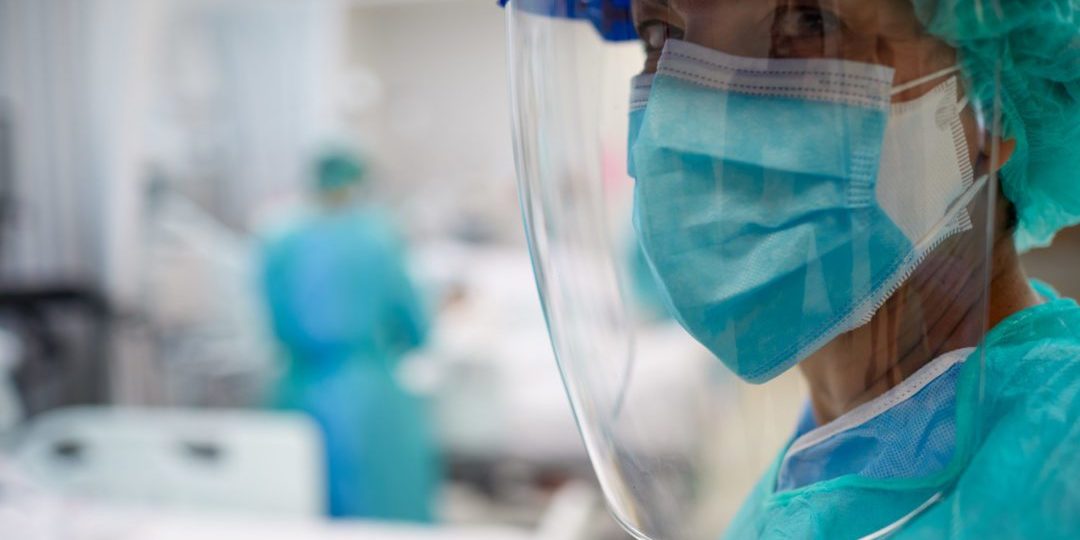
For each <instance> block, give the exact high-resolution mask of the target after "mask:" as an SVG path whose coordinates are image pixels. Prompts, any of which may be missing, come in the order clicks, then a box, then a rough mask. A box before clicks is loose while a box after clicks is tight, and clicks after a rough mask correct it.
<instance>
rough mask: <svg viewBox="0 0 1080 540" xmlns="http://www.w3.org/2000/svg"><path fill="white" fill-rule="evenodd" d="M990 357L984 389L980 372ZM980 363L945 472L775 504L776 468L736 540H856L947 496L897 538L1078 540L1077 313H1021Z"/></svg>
mask: <svg viewBox="0 0 1080 540" xmlns="http://www.w3.org/2000/svg"><path fill="white" fill-rule="evenodd" d="M983 350H984V351H985V353H986V355H985V367H984V375H985V376H984V377H983V380H982V385H980V380H979V376H978V375H979V363H978V362H977V361H974V360H975V359H977V358H978V357H979V356H978V355H979V354H981V352H980V351H983ZM980 351H977V352H976V353H975V354H974V355H973V356H972V358H971V360H969V361H967V362H965V363H964V368H963V372H962V373H961V379H960V383H959V387H958V389H957V392H958V393H957V441H958V447H957V452H956V459H954V461H953V463H952V464H951V465H950V467H949V468H948V469H947V470H945V471H943V472H941V473H938V474H935V475H933V476H929V477H924V478H912V479H893V480H872V479H866V478H860V477H856V476H845V477H841V478H837V479H834V480H830V481H826V482H820V483H817V484H813V485H810V486H806V487H804V488H800V489H796V490H791V491H786V492H783V493H779V494H775V493H773V489H772V487H773V485H775V479H776V469H777V466H778V465H779V462H780V460H779V459H777V461H776V463H775V464H774V465H773V467H772V468H771V469H770V471H769V472H768V473H767V474H766V475H765V477H764V478H763V479H762V481H761V482H760V483H759V484H758V485H757V486H756V487H755V488H754V490H753V492H752V493H751V495H750V496H749V497H748V499H747V501H746V502H745V504H744V505H743V508H742V509H741V510H740V511H739V513H738V515H737V516H736V518H735V520H734V521H733V523H732V525H731V527H730V528H729V530H728V533H727V537H729V538H858V537H861V536H864V535H866V534H870V533H872V532H874V531H877V530H879V529H881V528H882V527H885V526H887V525H889V524H890V523H892V522H894V521H896V520H898V519H900V518H902V517H903V516H905V515H907V514H909V513H910V512H911V511H912V510H914V509H915V508H917V507H918V506H919V505H920V504H922V503H923V502H924V501H926V500H927V499H929V498H930V497H931V496H933V495H934V494H935V493H937V492H939V491H942V490H944V492H943V498H942V500H941V501H939V502H938V503H936V504H935V505H933V506H931V507H930V509H929V510H927V511H926V512H924V513H922V514H920V515H919V516H918V517H917V518H916V519H915V520H913V521H912V522H911V523H909V524H908V526H906V527H905V528H903V529H901V530H900V531H899V532H898V533H897V534H896V535H895V537H896V538H943V537H946V538H971V539H982V538H1077V537H1078V535H1080V308H1078V307H1077V305H1076V303H1075V302H1073V301H1072V300H1068V299H1060V300H1053V301H1051V302H1048V303H1046V304H1043V305H1040V306H1037V307H1033V308H1029V309H1027V310H1024V311H1022V312H1020V313H1017V314H1015V315H1013V316H1012V317H1010V318H1009V319H1007V320H1006V321H1004V322H1002V323H1001V324H999V325H998V326H996V327H995V328H994V329H993V330H992V331H991V332H990V333H989V334H988V335H987V337H986V340H985V342H984V344H983V346H982V347H981V348H980ZM980 386H982V388H983V392H984V394H983V395H984V397H983V400H982V402H981V404H980V401H979V399H978V392H979V390H980ZM977 404H978V405H977ZM976 405H977V406H976ZM782 456H783V453H781V457H782Z"/></svg>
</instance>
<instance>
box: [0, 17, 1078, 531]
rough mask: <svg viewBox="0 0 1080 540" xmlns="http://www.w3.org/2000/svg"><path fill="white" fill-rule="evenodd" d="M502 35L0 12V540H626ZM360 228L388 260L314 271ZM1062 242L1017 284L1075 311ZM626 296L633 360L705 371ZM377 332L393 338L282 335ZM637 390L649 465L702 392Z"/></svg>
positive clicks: (460, 28)
mask: <svg viewBox="0 0 1080 540" xmlns="http://www.w3.org/2000/svg"><path fill="white" fill-rule="evenodd" d="M503 17H504V14H503V13H502V11H501V10H500V9H499V7H498V6H497V4H496V2H494V0H0V537H3V538H20V539H26V540H39V539H41V540H44V539H73V540H82V539H91V538H93V539H100V538H109V539H117V540H126V539H135V538H139V539H154V540H156V539H166V538H168V539H172V538H210V539H214V538H229V539H236V538H260V539H273V538H309V539H312V540H321V539H331V538H355V539H368V538H371V539H376V538H377V539H388V540H397V539H400V540H405V539H416V540H420V539H431V540H436V539H491V540H501V539H506V540H513V539H545V540H546V539H550V540H554V539H559V540H562V539H568V540H574V539H582V540H584V539H599V540H605V539H621V538H627V536H625V533H623V532H621V530H620V528H619V527H618V525H617V524H616V523H615V522H614V520H613V519H612V518H611V517H610V516H609V515H608V513H607V512H606V511H605V509H604V504H603V498H602V496H601V492H600V489H599V487H598V484H597V480H596V478H595V476H594V473H593V470H592V468H591V467H590V466H589V460H588V457H587V455H586V451H585V446H584V445H583V444H582V441H581V438H580V437H579V435H578V431H577V429H576V427H575V422H574V418H573V416H572V414H571V409H570V406H569V404H568V402H567V398H566V393H565V392H564V390H563V384H562V381H561V379H560V375H559V371H558V369H557V366H556V363H555V361H554V358H553V353H552V349H551V345H550V343H549V339H548V335H547V331H546V327H545V320H544V316H543V313H542V311H541V306H540V302H539V300H538V295H537V291H536V285H535V282H534V279H533V274H532V266H531V263H530V260H529V255H528V252H527V246H526V240H525V237H524V234H523V229H522V226H521V217H520V211H519V207H518V193H517V186H516V181H515V172H514V153H513V142H512V139H511V129H510V128H511V117H510V103H509V99H510V96H509V93H508V90H507V83H506V80H507V73H506V71H507V62H506V57H505V55H506V53H505V40H506V36H505V30H504V22H503ZM625 47H626V57H627V59H628V60H627V64H626V66H623V68H625V69H626V70H627V73H632V69H633V63H634V60H635V59H636V58H638V57H637V56H636V55H638V54H639V52H638V51H637V48H636V47H637V46H636V45H633V44H630V45H626V46H625ZM613 99H625V96H623V97H621V98H620V97H614V98H613ZM621 129H622V130H623V131H622V132H621V133H617V134H616V135H615V136H613V137H612V141H614V142H613V143H612V144H611V157H610V158H611V159H613V160H618V159H625V157H624V155H623V154H620V152H625V150H621V149H620V148H621V147H620V145H619V142H620V136H625V135H624V134H625V126H622V127H621ZM605 181H606V182H608V183H609V185H608V186H607V187H608V188H609V189H610V191H611V193H612V195H611V196H613V197H625V196H626V194H627V193H628V188H629V186H630V185H631V184H630V180H629V179H627V178H620V177H612V178H608V179H605ZM342 227H344V229H342ZM350 227H351V228H350ZM627 230H629V229H627ZM356 231H364V232H362V233H361V232H356ZM357 237H363V238H368V239H369V240H370V242H369V243H368V244H367V245H366V247H365V248H364V249H369V253H375V254H377V255H369V257H373V258H377V259H379V260H393V261H396V263H400V264H396V263H395V264H394V265H391V266H392V267H386V268H382V267H379V268H374V269H373V268H370V265H368V263H367V262H365V260H352V259H348V258H347V257H345V258H340V259H335V258H334V257H330V259H331V261H330V262H325V261H323V263H320V262H319V259H320V257H319V255H320V254H325V253H327V252H333V251H334V249H338V247H342V246H344V245H345V244H349V243H350V242H353V241H354V239H355V238H357ZM628 238H629V236H627V239H628ZM624 240H626V239H624V238H613V239H612V242H614V243H616V244H620V245H622V244H627V242H625V241H624ZM312 245H318V246H323V247H322V248H312V247H311V246H312ZM326 246H330V247H326ZM335 246H337V247H335ZM1078 248H1080V231H1076V230H1072V231H1065V232H1064V233H1062V234H1061V235H1060V238H1059V240H1058V241H1057V242H1056V243H1055V244H1054V246H1053V247H1052V248H1049V249H1043V250H1036V251H1033V252H1031V253H1029V254H1027V255H1025V257H1026V259H1027V260H1026V263H1027V264H1028V267H1029V268H1030V269H1031V271H1032V273H1033V274H1034V275H1035V277H1039V278H1043V279H1045V280H1047V281H1049V282H1051V283H1053V284H1054V285H1055V286H1057V287H1058V288H1059V289H1060V290H1061V292H1062V293H1063V294H1065V295H1067V296H1071V297H1076V296H1077V295H1078V294H1080V275H1078V274H1077V272H1076V269H1077V268H1080V249H1078ZM313 249H314V251H312V250H313ZM342 249H344V248H343V247H342ZM346 259H348V260H346ZM361 259H362V258H361ZM626 259H627V261H628V263H627V264H628V268H627V269H626V275H627V276H630V277H629V278H628V281H633V280H634V279H635V276H636V277H637V278H639V279H641V280H644V281H645V283H641V284H639V285H641V286H642V287H643V288H644V289H647V288H648V283H647V280H648V277H647V276H645V277H642V276H641V275H640V272H637V271H635V268H633V264H634V263H633V261H634V257H633V253H628V256H627V258H626ZM343 260H344V261H345V262H341V261H343ZM335 261H336V262H335ZM319 264H323V265H322V266H319ZM366 265H367V266H366ZM637 270H640V269H637ZM350 278H355V279H352V281H364V282H366V283H367V284H368V285H367V286H366V288H364V287H360V288H356V289H355V290H354V287H352V286H351V285H350V283H351V281H350ZM364 291H367V292H364ZM354 293H355V294H354ZM365 294H367V295H369V296H364V295H365ZM374 296H378V297H379V298H380V300H378V302H382V303H383V304H381V305H382V307H380V308H379V309H377V310H373V309H368V307H369V306H370V305H371V304H374V303H376V301H375V300H370V298H372V297H374ZM638 296H639V298H640V299H641V304H640V306H639V308H640V309H639V312H638V313H636V314H635V316H637V317H641V318H645V319H648V320H650V321H652V322H651V323H650V325H648V328H650V330H649V331H648V334H647V335H646V336H644V337H643V339H642V342H641V343H643V344H644V346H651V347H655V348H657V349H658V350H667V351H670V354H671V355H672V357H676V356H680V355H684V356H694V355H703V354H705V353H704V352H703V351H702V350H701V349H700V348H699V347H697V346H695V345H693V344H692V342H690V341H689V340H687V339H686V337H685V335H684V334H683V332H682V331H681V330H679V329H678V327H677V326H676V325H674V323H673V322H671V320H670V319H669V318H667V317H666V316H664V314H663V313H662V308H659V307H657V306H656V304H655V302H650V298H649V294H648V291H647V290H644V291H641V292H640V294H639V295H638ZM383 297H385V298H383ZM350 302H351V303H350ZM384 308H385V309H384ZM372 313H375V314H374V315H373V314H372ZM385 313H394V314H397V315H394V316H396V317H398V319H395V320H396V321H397V322H395V323H393V324H397V325H399V326H401V328H404V330H402V329H401V328H397V327H395V330H394V331H398V330H400V331H401V332H403V333H404V334H407V335H405V336H404V337H400V336H397V335H396V334H395V336H391V338H387V339H383V337H379V336H383V335H384V334H386V333H387V332H384V331H383V330H381V328H382V327H379V328H380V330H379V331H374V330H373V331H372V332H373V334H372V335H376V334H377V337H370V336H367V335H366V334H365V337H362V338H356V339H357V340H359V341H360V342H363V343H362V344H355V343H352V342H350V343H352V344H351V345H348V347H352V348H351V349H349V350H348V351H346V352H344V353H342V352H340V351H339V350H337V349H334V350H332V351H329V350H328V349H330V348H328V347H322V346H321V345H318V346H316V345H311V344H310V343H308V342H302V341H304V339H306V338H304V337H303V336H301V337H299V338H298V337H297V335H298V333H300V334H303V332H304V330H303V329H305V328H306V329H308V330H310V331H314V330H311V328H312V327H315V326H319V324H323V323H325V321H326V320H331V322H330V323H328V324H329V325H330V326H334V324H335V323H337V324H338V326H339V327H340V326H341V325H342V324H344V325H345V326H348V328H347V329H346V330H342V329H341V328H337V329H336V330H326V332H331V333H333V332H338V333H342V332H344V333H349V332H352V331H353V330H354V329H355V328H356V327H367V326H371V327H375V326H378V325H380V324H383V323H382V322H380V321H381V319H380V317H382V316H383V315H380V314H385ZM319 321H323V323H320V322H319ZM342 321H344V322H342ZM349 325H352V326H349ZM365 325H366V326H365ZM324 326H325V325H324ZM298 328H299V329H301V330H297V329H298ZM321 329H322V327H320V329H319V330H318V331H322V330H321ZM315 332H316V333H317V331H315ZM390 333H394V332H390ZM349 335H350V336H351V335H352V334H349ZM301 342H302V343H301ZM348 347H347V348H348ZM324 349H327V350H324ZM360 349H362V350H363V352H356V351H358V350H360ZM344 356H348V357H349V358H354V357H356V356H363V357H364V358H366V359H367V360H365V361H366V362H368V363H370V365H359V366H356V367H342V366H340V365H338V364H340V363H343V362H347V361H343V360H341V358H342V357H344ZM365 366H366V367H365ZM372 366H374V367H372ZM365 370H367V371H365ZM369 371H370V372H378V373H380V375H378V376H370V373H368V372H369ZM654 375H655V376H652V377H648V378H647V380H639V381H635V384H638V385H641V388H638V389H637V390H638V391H641V392H649V393H652V394H651V395H655V396H656V398H655V402H656V410H655V414H656V418H655V420H654V421H655V422H656V423H657V425H658V426H661V427H663V428H670V429H671V430H672V435H671V436H670V437H658V439H657V440H655V441H644V442H643V444H652V445H656V447H657V448H656V452H661V453H662V452H664V451H666V450H667V449H668V448H667V446H665V445H678V444H680V441H679V440H678V434H679V433H682V432H684V431H685V428H686V426H672V425H671V424H672V422H670V418H672V417H674V415H671V414H668V408H669V407H670V408H675V407H682V406H685V405H686V404H685V403H680V401H681V400H691V399H700V400H705V401H707V400H708V399H709V396H710V395H713V394H715V392H714V391H713V390H714V389H710V388H709V387H708V386H709V385H710V384H713V381H706V382H703V381H701V380H699V379H698V378H696V377H694V376H693V375H692V374H690V373H687V372H685V371H682V370H680V368H679V363H678V362H674V361H673V362H672V363H671V364H670V365H665V366H656V369H655V374H654ZM709 406H716V405H715V404H712V405H709ZM691 428H693V427H692V426H691ZM660 433H663V431H660ZM767 435H768V436H771V437H779V438H782V437H783V436H785V433H783V432H777V433H775V434H767ZM676 453H677V452H676ZM358 456H360V457H358ZM767 458H768V456H761V459H762V460H766V459H767ZM754 474H755V471H748V472H747V476H748V478H752V477H753V476H754ZM715 497H716V500H717V501H718V505H719V506H718V508H720V507H725V508H726V507H730V506H732V505H733V504H735V502H734V501H737V500H738V499H739V494H738V493H717V494H716V495H715ZM724 505H727V506H724ZM722 515H723V512H718V513H717V516H722ZM718 519H719V518H718Z"/></svg>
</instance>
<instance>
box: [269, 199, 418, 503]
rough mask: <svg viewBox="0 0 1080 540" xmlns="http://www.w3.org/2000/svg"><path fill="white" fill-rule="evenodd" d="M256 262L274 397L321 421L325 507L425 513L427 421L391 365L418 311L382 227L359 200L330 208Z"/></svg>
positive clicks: (414, 339)
mask: <svg viewBox="0 0 1080 540" xmlns="http://www.w3.org/2000/svg"><path fill="white" fill-rule="evenodd" d="M264 264H265V266H264V272H265V274H264V286H265V287H266V291H265V292H266V295H267V297H268V299H269V308H270V312H271V317H272V321H273V325H274V330H275V333H276V334H277V337H278V339H279V340H280V342H281V343H282V345H283V349H284V351H285V353H286V356H287V365H286V368H285V373H284V376H283V378H282V379H281V381H280V383H279V385H278V388H277V391H276V396H275V401H276V405H277V406H278V407H281V408H284V409H289V410H298V411H303V412H305V413H307V414H308V415H310V416H311V417H312V418H313V419H314V420H315V421H316V422H317V423H318V424H319V426H320V427H321V428H322V433H323V435H324V437H325V446H326V460H327V467H328V471H327V481H328V499H329V500H328V503H329V513H330V515H332V516H335V517H364V518H372V519H389V520H407V521H419V522H429V521H431V520H432V509H431V505H432V502H433V496H434V494H435V490H436V489H437V487H438V484H439V474H438V470H439V466H438V464H437V455H436V450H435V443H434V440H433V436H432V430H431V427H430V425H429V421H428V418H427V415H426V414H425V410H424V407H423V403H422V402H421V400H420V399H419V398H417V397H415V396H413V395H411V394H409V393H408V392H407V391H405V390H404V389H403V388H402V387H401V386H400V385H399V383H398V381H397V379H396V378H395V376H394V371H395V368H396V366H397V363H398V361H399V359H400V358H401V356H402V354H403V353H405V352H406V351H407V350H409V349H410V348H413V347H416V346H418V345H419V344H420V343H421V342H422V340H423V339H424V335H425V332H426V326H427V321H426V319H425V317H424V314H423V309H422V307H421V305H420V302H419V300H418V299H417V296H416V294H415V291H414V289H413V286H412V284H411V282H410V281H409V279H408V276H407V274H406V271H405V268H404V263H403V256H402V253H401V246H400V244H399V242H398V241H397V240H396V238H395V235H394V234H393V232H392V230H391V229H390V228H389V227H388V225H387V224H386V222H385V221H384V220H383V219H381V218H380V217H379V216H378V215H377V214H375V213H372V212H369V211H364V210H361V209H357V208H341V209H337V210H329V211H326V212H324V213H322V214H320V215H316V216H313V217H311V218H309V219H308V220H307V221H306V222H303V223H301V224H299V225H298V226H296V227H294V228H293V229H291V230H290V231H289V232H287V233H286V234H284V235H282V236H280V237H278V238H277V239H276V240H275V241H273V242H272V243H270V244H269V246H268V247H267V249H266V253H265V261H264Z"/></svg>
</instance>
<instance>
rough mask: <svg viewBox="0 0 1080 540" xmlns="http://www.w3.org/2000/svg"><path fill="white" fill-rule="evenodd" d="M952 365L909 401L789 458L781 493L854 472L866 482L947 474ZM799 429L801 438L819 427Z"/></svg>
mask: <svg viewBox="0 0 1080 540" xmlns="http://www.w3.org/2000/svg"><path fill="white" fill-rule="evenodd" d="M959 373H960V365H959V364H957V365H953V366H952V367H950V368H949V369H947V370H946V371H945V372H944V373H942V374H941V375H940V376H938V377H937V378H936V379H934V380H933V381H932V382H930V383H928V384H927V385H926V386H925V387H923V388H922V389H920V390H919V391H918V392H916V393H915V394H914V395H912V396H911V397H909V398H908V399H906V400H904V401H902V402H900V403H899V404H897V405H895V406H893V407H891V408H889V409H888V410H886V411H885V412H883V413H881V414H879V415H877V416H875V417H873V418H871V419H870V420H868V421H866V422H864V423H862V424H860V425H858V426H853V427H851V428H850V429H847V430H844V431H841V432H839V433H837V434H835V435H833V436H831V437H829V438H827V439H825V440H823V441H821V442H819V443H818V444H815V445H814V446H812V447H810V448H805V449H802V450H800V451H799V452H797V453H793V454H791V453H789V454H788V455H787V456H785V458H784V461H783V464H782V465H781V467H780V469H779V471H778V472H777V480H776V491H777V492H781V491H787V490H791V489H796V488H800V487H803V486H807V485H810V484H813V483H815V482H821V481H824V480H830V479H833V478H839V477H841V476H844V475H849V474H855V475H859V476H862V477H864V478H878V479H885V478H911V477H916V476H924V475H927V474H933V473H937V472H940V471H942V470H944V469H945V468H946V467H947V466H948V464H949V461H951V460H952V456H953V451H954V449H955V447H956V383H957V380H958V377H959ZM807 427H808V426H807V424H806V423H805V422H803V423H802V424H801V425H800V429H799V434H798V435H797V436H796V439H797V438H798V437H800V436H802V435H804V434H806V433H807V432H809V431H810V429H813V428H814V427H817V426H813V425H811V426H809V427H810V429H807Z"/></svg>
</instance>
